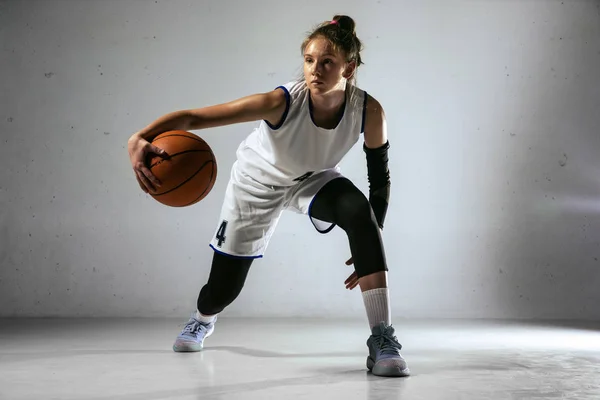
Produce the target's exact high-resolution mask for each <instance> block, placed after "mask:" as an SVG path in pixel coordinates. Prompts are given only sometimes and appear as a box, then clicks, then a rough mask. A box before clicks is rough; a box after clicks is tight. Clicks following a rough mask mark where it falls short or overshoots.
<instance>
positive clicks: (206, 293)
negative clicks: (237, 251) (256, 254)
mask: <svg viewBox="0 0 600 400" xmlns="http://www.w3.org/2000/svg"><path fill="white" fill-rule="evenodd" d="M252 261H253V259H252V258H240V257H232V256H226V255H223V254H220V253H217V252H215V253H214V255H213V262H212V266H211V269H210V276H209V278H208V282H207V283H206V284H205V285H204V286H203V287H202V290H200V294H199V295H198V303H197V307H198V311H200V313H202V314H204V315H214V314H218V313H220V312H221V311H223V310H224V309H225V307H227V306H228V305H230V304H231V303H233V301H234V300H235V299H236V298H237V297H238V296H239V294H240V293H241V291H242V288H243V287H244V283H245V281H246V277H247V276H248V271H249V270H250V266H251V265H252Z"/></svg>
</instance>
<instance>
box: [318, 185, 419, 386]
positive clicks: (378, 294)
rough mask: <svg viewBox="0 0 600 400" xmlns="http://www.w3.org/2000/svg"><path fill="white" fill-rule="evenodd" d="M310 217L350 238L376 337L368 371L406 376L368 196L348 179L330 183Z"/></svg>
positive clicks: (357, 272)
mask: <svg viewBox="0 0 600 400" xmlns="http://www.w3.org/2000/svg"><path fill="white" fill-rule="evenodd" d="M310 215H311V216H312V217H314V218H316V219H319V220H321V221H326V222H331V223H334V224H336V225H338V226H339V227H340V228H342V229H343V230H344V231H345V232H346V234H347V235H348V241H349V243H350V251H351V252H352V257H353V259H354V269H355V271H356V274H357V276H358V278H359V285H360V288H361V292H362V296H363V300H364V304H365V308H366V312H367V317H368V319H369V325H370V327H371V332H372V335H371V336H370V337H369V340H368V341H367V344H368V347H369V356H368V357H367V368H369V369H370V370H372V371H373V374H375V375H380V376H406V375H409V369H408V367H407V365H406V362H405V361H404V358H403V357H402V356H401V355H400V349H401V348H402V346H401V345H400V343H398V339H397V338H396V336H395V335H394V328H392V326H391V316H390V314H391V312H390V301H389V290H388V287H387V271H388V268H387V262H386V258H385V252H384V248H383V242H382V239H381V232H380V229H379V226H378V225H377V220H376V219H375V215H374V214H373V210H372V208H371V205H370V203H369V200H368V199H367V198H366V196H365V195H364V194H363V193H362V192H361V191H360V190H359V189H358V188H357V187H356V186H355V185H354V184H353V183H352V182H351V181H350V180H348V179H347V178H343V177H340V178H336V179H333V180H331V181H329V182H328V183H327V184H325V185H324V186H323V188H321V190H320V191H319V192H318V193H317V194H316V196H315V199H314V201H313V203H312V206H311V208H310Z"/></svg>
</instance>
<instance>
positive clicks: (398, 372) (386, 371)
mask: <svg viewBox="0 0 600 400" xmlns="http://www.w3.org/2000/svg"><path fill="white" fill-rule="evenodd" d="M367 368H368V369H369V371H371V372H372V373H373V375H377V376H386V377H405V376H410V369H409V368H408V367H406V368H404V369H400V368H390V367H381V366H378V365H375V361H374V360H373V359H372V358H371V356H367Z"/></svg>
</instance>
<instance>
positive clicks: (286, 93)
mask: <svg viewBox="0 0 600 400" xmlns="http://www.w3.org/2000/svg"><path fill="white" fill-rule="evenodd" d="M277 89H283V91H284V93H285V111H284V112H283V116H282V117H281V121H280V122H279V123H278V124H277V125H275V126H273V125H271V123H270V122H269V121H267V120H264V121H265V122H266V124H267V125H269V128H271V129H273V130H274V131H276V130H277V129H279V128H281V126H282V125H283V123H284V122H285V119H286V118H287V115H288V111H290V92H289V91H288V90H287V88H286V87H285V86H277V87H276V88H275V90H277Z"/></svg>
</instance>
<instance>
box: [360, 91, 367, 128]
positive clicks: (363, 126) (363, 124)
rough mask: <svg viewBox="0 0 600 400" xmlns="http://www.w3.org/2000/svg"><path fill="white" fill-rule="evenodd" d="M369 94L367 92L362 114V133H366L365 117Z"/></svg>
mask: <svg viewBox="0 0 600 400" xmlns="http://www.w3.org/2000/svg"><path fill="white" fill-rule="evenodd" d="M368 97H369V96H368V95H367V92H366V91H365V101H364V103H363V112H362V124H361V126H360V133H365V117H366V115H367V98H368Z"/></svg>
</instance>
